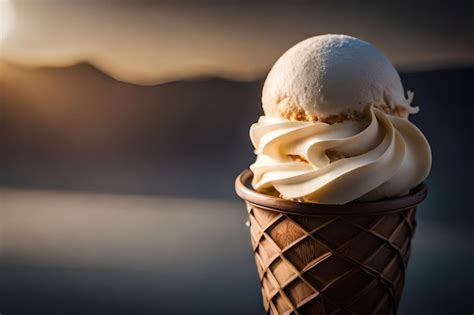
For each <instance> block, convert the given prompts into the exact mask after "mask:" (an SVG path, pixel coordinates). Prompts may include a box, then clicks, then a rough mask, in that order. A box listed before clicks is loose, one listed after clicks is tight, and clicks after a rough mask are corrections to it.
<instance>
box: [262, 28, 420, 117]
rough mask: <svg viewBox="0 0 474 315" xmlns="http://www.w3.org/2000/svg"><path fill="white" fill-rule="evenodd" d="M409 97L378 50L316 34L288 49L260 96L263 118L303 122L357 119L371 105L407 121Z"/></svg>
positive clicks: (342, 37) (348, 39) (349, 39)
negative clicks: (265, 116) (264, 116)
mask: <svg viewBox="0 0 474 315" xmlns="http://www.w3.org/2000/svg"><path fill="white" fill-rule="evenodd" d="M411 99H412V94H411V93H408V97H405V94H404V90H403V86H402V83H401V81H400V77H399V76H398V73H397V71H396V70H395V68H394V67H393V66H392V64H391V63H390V61H389V60H388V59H387V58H386V57H385V56H384V55H383V54H382V53H381V52H380V51H379V50H378V49H377V48H375V47H374V46H372V45H371V44H369V43H367V42H365V41H362V40H359V39H357V38H354V37H351V36H346V35H322V36H315V37H311V38H308V39H306V40H304V41H302V42H300V43H298V44H296V45H295V46H293V47H292V48H290V49H289V50H288V51H287V52H285V53H284V54H283V55H282V56H281V57H280V58H279V59H278V61H277V62H276V63H275V65H274V66H273V67H272V69H271V71H270V73H269V74H268V77H267V79H266V81H265V84H264V87H263V93H262V103H263V109H264V112H265V115H267V116H272V117H282V118H286V119H292V120H303V121H304V120H306V121H316V120H320V121H329V122H331V121H341V120H344V119H346V118H357V117H358V116H359V114H360V112H362V111H363V110H364V109H365V108H367V107H368V106H370V105H374V106H376V107H378V108H380V109H382V110H383V111H385V112H389V113H396V114H397V115H399V116H402V117H406V116H407V115H408V114H409V113H414V112H416V111H417V108H412V107H410V103H411ZM354 116H355V117H354Z"/></svg>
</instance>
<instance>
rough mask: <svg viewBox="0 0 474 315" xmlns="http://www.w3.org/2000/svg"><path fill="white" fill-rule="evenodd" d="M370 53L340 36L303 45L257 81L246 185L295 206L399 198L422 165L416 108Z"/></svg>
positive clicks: (386, 65) (423, 143) (420, 174)
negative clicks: (257, 113)
mask: <svg viewBox="0 0 474 315" xmlns="http://www.w3.org/2000/svg"><path fill="white" fill-rule="evenodd" d="M412 97H413V93H408V97H406V96H405V93H404V89H403V86H402V83H401V81H400V77H399V76H398V73H397V71H396V70H395V68H394V67H393V66H392V64H391V63H390V62H389V61H388V59H387V58H386V57H385V56H384V55H383V54H382V53H381V52H380V51H379V50H377V49H376V48H375V47H373V46H372V45H370V44H369V43H367V42H364V41H361V40H359V39H357V38H354V37H350V36H345V35H323V36H316V37H312V38H309V39H306V40H304V41H302V42H300V43H298V44H296V45H295V46H293V47H292V48H290V49H289V50H288V51H287V52H286V53H284V54H283V55H282V56H281V57H280V59H279V60H278V61H277V62H276V63H275V65H274V66H273V68H272V69H271V71H270V73H269V74H268V77H267V79H266V81H265V84H264V88H263V95H262V103H263V109H264V113H265V115H264V116H262V117H260V119H259V120H258V122H257V123H256V124H254V125H252V127H251V129H250V137H251V140H252V143H253V145H254V147H255V153H256V154H257V160H256V162H255V163H254V164H252V165H251V167H250V168H251V170H252V171H253V173H254V177H253V181H252V185H253V187H254V189H256V190H258V191H261V192H266V193H276V194H278V195H279V196H281V197H282V198H285V199H289V200H297V201H304V202H317V203H328V204H345V203H348V202H351V201H354V200H379V199H383V198H389V197H394V196H400V195H404V194H407V193H408V192H409V190H410V189H412V188H414V187H415V186H417V185H418V184H419V183H421V182H422V181H423V180H424V179H425V178H426V177H427V176H428V173H429V171H430V167H431V151H430V147H429V144H428V142H427V140H426V138H425V137H424V136H423V134H422V133H421V132H420V131H419V130H418V128H417V127H416V126H415V125H413V124H412V123H411V122H410V121H408V115H409V114H411V113H415V112H417V110H418V108H415V107H411V105H410V103H411V100H412Z"/></svg>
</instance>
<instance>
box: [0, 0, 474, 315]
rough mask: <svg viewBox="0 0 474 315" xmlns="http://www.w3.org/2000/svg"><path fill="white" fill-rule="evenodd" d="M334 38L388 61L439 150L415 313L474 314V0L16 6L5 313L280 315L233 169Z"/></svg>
mask: <svg viewBox="0 0 474 315" xmlns="http://www.w3.org/2000/svg"><path fill="white" fill-rule="evenodd" d="M325 33H343V34H348V35H353V36H356V37H359V38H361V39H364V40H366V41H369V42H371V43H372V44H374V45H375V46H376V47H378V48H379V49H380V50H382V51H383V52H384V53H385V54H386V55H387V56H388V58H389V59H390V60H391V61H392V62H393V63H394V65H395V66H396V67H397V69H398V70H399V72H400V76H401V78H402V81H403V84H404V87H405V89H407V90H412V91H414V92H415V98H414V102H413V104H414V105H416V106H419V107H420V112H419V113H418V114H416V115H412V117H410V119H411V120H412V121H413V122H414V123H415V124H416V125H417V126H418V127H419V128H420V129H421V130H422V131H423V132H424V134H425V135H426V137H427V138H428V140H429V141H430V143H431V147H432V150H433V169H432V172H431V175H430V177H429V178H428V180H427V182H428V186H429V196H428V198H427V200H426V201H425V202H424V203H423V204H422V205H421V206H420V207H419V211H418V214H417V218H418V228H417V234H416V237H415V240H414V246H413V251H412V256H411V261H410V265H409V268H408V274H407V279H406V283H405V291H404V295H403V297H402V301H401V305H400V314H470V313H472V311H473V310H474V302H473V301H472V299H470V297H472V283H473V282H474V275H473V267H472V266H473V265H474V259H473V258H474V238H473V214H472V206H469V204H470V202H469V197H470V193H471V191H472V180H471V178H472V176H473V175H474V174H473V169H474V168H473V166H472V165H471V163H472V157H473V153H474V152H473V143H472V137H473V135H474V133H473V131H474V127H473V124H472V122H471V119H472V117H474V109H473V105H472V96H471V95H470V93H471V91H472V85H473V83H474V80H473V73H474V68H473V65H474V41H473V38H474V5H473V2H472V1H449V2H437V1H433V2H429V3H427V2H425V1H387V2H382V1H364V2H359V1H312V2H309V1H308V2H303V1H301V2H300V1H273V2H271V3H265V2H259V1H221V2H218V1H214V2H209V1H174V2H165V1H163V2H162V1H120V0H103V1H99V0H96V1H92V0H89V1H72V0H70V1H68V0H64V1H59V0H56V1H54V0H51V1H41V0H37V1H34V0H23V1H21V0H8V1H7V0H0V313H1V314H2V315H9V314H30V313H31V314H121V313H124V314H261V313H262V312H263V308H262V306H261V297H260V293H259V283H258V277H257V273H256V269H255V265H254V261H253V257H252V252H251V245H250V241H249V236H248V231H247V229H246V227H245V225H244V223H245V221H246V210H245V206H244V204H243V203H242V202H241V201H240V200H238V198H237V197H236V196H235V193H234V188H233V181H234V178H235V176H236V175H237V174H238V173H239V172H240V171H241V170H243V169H244V168H246V167H247V166H248V165H249V164H251V163H252V161H253V160H254V155H253V152H252V146H251V144H250V141H249V137H248V129H249V126H250V125H251V124H252V123H253V122H255V121H256V120H257V118H258V116H259V115H261V113H262V111H261V107H260V106H261V104H260V96H261V87H262V84H263V80H264V78H265V76H266V73H267V72H268V70H269V69H270V67H271V65H272V64H273V63H274V62H275V61H276V59H277V58H278V57H279V56H280V55H281V54H282V53H283V52H284V51H286V50H287V49H288V48H289V47H291V46H292V45H294V44H295V43H297V42H299V41H301V40H303V39H305V38H307V37H310V36H314V35H318V34H325Z"/></svg>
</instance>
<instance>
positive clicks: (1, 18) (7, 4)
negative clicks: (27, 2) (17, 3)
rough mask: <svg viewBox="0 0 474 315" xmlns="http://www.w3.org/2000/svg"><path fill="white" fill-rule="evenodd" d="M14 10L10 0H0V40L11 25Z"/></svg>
mask: <svg viewBox="0 0 474 315" xmlns="http://www.w3.org/2000/svg"><path fill="white" fill-rule="evenodd" d="M14 18H15V12H14V11H13V6H12V3H11V1H10V0H0V42H2V41H3V40H4V39H5V38H6V37H7V35H8V32H9V31H10V30H11V28H12V26H13V21H14Z"/></svg>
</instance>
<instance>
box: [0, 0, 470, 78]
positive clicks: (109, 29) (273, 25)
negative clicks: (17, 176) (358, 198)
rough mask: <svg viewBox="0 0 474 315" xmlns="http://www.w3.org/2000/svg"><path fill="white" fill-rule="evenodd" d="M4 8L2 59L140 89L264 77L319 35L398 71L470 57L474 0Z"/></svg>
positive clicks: (22, 4) (6, 0)
mask: <svg viewBox="0 0 474 315" xmlns="http://www.w3.org/2000/svg"><path fill="white" fill-rule="evenodd" d="M8 6H10V7H12V8H13V13H14V19H13V23H11V25H10V27H9V28H10V30H9V31H8V33H7V34H6V35H5V39H4V41H3V43H2V49H1V56H0V57H1V58H2V59H6V60H9V61H13V62H15V63H23V64H28V65H50V66H65V65H70V64H74V63H77V62H80V61H88V62H91V63H93V64H94V65H96V66H97V67H99V68H101V69H102V70H104V71H106V72H107V73H109V74H110V75H112V76H114V77H116V78H118V79H121V80H125V81H133V82H137V83H145V84H146V83H149V84H152V83H158V82H162V81H168V80H173V79H178V78H183V77H192V76H199V75H218V76H223V77H230V78H235V79H252V78H255V77H260V76H262V74H264V73H265V72H266V71H267V70H268V69H269V67H270V66H271V65H272V64H273V63H274V62H275V60H276V59H277V58H278V57H279V56H280V55H281V54H282V53H283V52H284V51H285V50H287V49H288V48H289V47H291V46H292V45H294V44H295V43H297V42H299V41H301V40H303V39H305V38H307V37H310V36H314V35H318V34H325V33H344V34H349V35H353V36H356V37H359V38H361V39H364V40H367V41H369V42H371V43H372V44H374V45H375V46H377V47H378V48H380V49H381V50H382V51H383V52H384V53H385V54H386V55H387V56H388V57H389V59H390V60H392V62H394V63H395V65H396V66H397V67H399V68H401V69H402V70H420V69H430V68H439V67H446V66H452V65H459V64H461V65H462V64H472V63H473V61H474V56H473V41H472V38H473V37H474V36H473V35H474V22H473V20H474V18H473V17H474V11H473V2H472V1H445V2H442V3H441V2H440V3H437V2H436V1H432V2H429V3H428V4H427V2H426V1H424V2H421V1H364V2H359V1H314V2H313V1H312V2H309V1H308V2H302V1H271V2H268V3H266V4H265V3H262V2H258V1H257V2H254V1H221V2H218V1H214V2H206V1H174V2H171V1H170V2H156V1H112V0H111V1H99V0H96V1H72V0H69V1H58V0H56V1H41V0H37V1H33V0H26V1H19V0H2V1H0V14H2V13H1V12H6V11H7V10H6V9H7V7H8ZM3 15H5V13H3ZM4 29H6V28H5V27H4Z"/></svg>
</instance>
